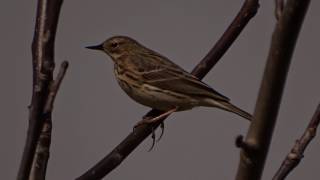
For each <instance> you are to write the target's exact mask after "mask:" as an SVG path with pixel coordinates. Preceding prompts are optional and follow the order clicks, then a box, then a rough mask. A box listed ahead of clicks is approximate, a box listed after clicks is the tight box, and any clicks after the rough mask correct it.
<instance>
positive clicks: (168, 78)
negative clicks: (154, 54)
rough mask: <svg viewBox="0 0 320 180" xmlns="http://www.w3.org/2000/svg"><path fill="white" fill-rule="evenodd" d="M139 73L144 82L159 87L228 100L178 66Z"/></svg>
mask: <svg viewBox="0 0 320 180" xmlns="http://www.w3.org/2000/svg"><path fill="white" fill-rule="evenodd" d="M141 75H142V77H143V79H144V81H145V82H146V83H148V84H150V85H152V86H155V87H158V88H160V89H164V90H169V91H174V92H179V93H184V94H189V95H195V96H202V97H203V96H204V97H211V98H214V99H217V100H222V101H229V98H227V97H226V96H224V95H222V94H220V93H218V92H217V91H215V90H214V89H212V88H211V87H210V86H208V85H207V84H205V83H203V82H202V81H200V80H199V79H198V78H196V77H195V76H193V75H191V74H190V73H188V72H186V71H184V70H183V69H182V68H180V67H174V68H173V67H164V66H162V67H158V68H155V69H153V70H149V71H145V72H143V73H142V74H141Z"/></svg>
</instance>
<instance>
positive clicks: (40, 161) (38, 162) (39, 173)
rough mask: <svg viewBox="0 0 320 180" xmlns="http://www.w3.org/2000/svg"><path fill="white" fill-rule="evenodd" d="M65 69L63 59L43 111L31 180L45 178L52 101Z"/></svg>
mask: <svg viewBox="0 0 320 180" xmlns="http://www.w3.org/2000/svg"><path fill="white" fill-rule="evenodd" d="M67 69H68V62H67V61H64V62H63V63H62V64H61V67H60V70H59V73H58V75H57V77H56V80H55V81H53V82H52V83H51V85H50V92H49V95H48V98H47V102H46V105H45V108H44V113H43V114H44V115H43V117H45V120H44V124H43V126H42V130H41V134H40V138H39V141H38V144H37V148H36V152H35V156H34V159H33V163H32V168H31V173H30V176H29V177H30V178H29V179H32V180H44V179H45V175H46V170H47V164H48V160H49V155H50V144H51V130H52V111H53V103H54V100H55V98H56V96H57V93H58V91H59V88H60V85H61V82H62V80H63V78H64V76H65V74H66V71H67Z"/></svg>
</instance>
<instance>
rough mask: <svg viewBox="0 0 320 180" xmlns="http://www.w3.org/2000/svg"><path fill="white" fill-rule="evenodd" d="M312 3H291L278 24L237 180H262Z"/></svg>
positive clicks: (304, 0) (299, 0)
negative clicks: (297, 46)
mask: <svg viewBox="0 0 320 180" xmlns="http://www.w3.org/2000/svg"><path fill="white" fill-rule="evenodd" d="M309 2H310V0H288V1H287V3H286V5H285V7H284V10H283V13H282V15H281V16H280V19H279V21H278V22H277V24H276V27H275V30H274V33H273V36H272V42H271V48H270V51H269V56H268V60H267V64H266V68H265V72H264V75H263V79H262V83H261V87H260V92H259V95H258V100H257V103H256V107H255V112H254V119H253V121H252V123H251V125H250V127H249V130H248V133H247V136H246V139H245V142H243V143H240V144H242V150H241V153H240V163H239V167H238V173H237V176H236V179H237V180H248V179H249V180H256V179H260V178H261V175H262V171H263V168H264V164H265V160H266V157H267V153H268V150H269V145H270V142H271V138H272V133H273V129H274V126H275V123H276V117H277V114H278V110H279V106H280V102H281V97H282V92H283V88H284V85H285V81H286V76H287V72H288V69H289V65H290V60H291V57H292V54H293V51H294V47H295V44H296V40H297V38H298V34H299V31H300V29H301V26H302V22H303V19H304V16H305V14H306V11H307V9H308V5H309Z"/></svg>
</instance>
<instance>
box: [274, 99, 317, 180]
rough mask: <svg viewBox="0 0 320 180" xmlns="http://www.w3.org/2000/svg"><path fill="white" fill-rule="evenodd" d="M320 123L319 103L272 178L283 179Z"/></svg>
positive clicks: (296, 161) (294, 165)
mask: <svg viewBox="0 0 320 180" xmlns="http://www.w3.org/2000/svg"><path fill="white" fill-rule="evenodd" d="M319 123H320V104H319V105H318V107H317V109H316V112H315V113H314V115H313V117H312V119H311V121H310V122H309V125H308V127H307V128H306V130H305V132H304V133H303V135H302V136H301V137H300V139H299V140H296V143H295V144H294V146H293V148H292V149H291V152H290V153H289V154H288V155H287V157H286V158H285V159H284V160H283V162H282V164H281V167H280V168H279V169H278V171H277V173H276V174H275V176H274V177H273V180H283V179H285V178H286V177H287V175H288V174H289V173H290V172H291V171H292V170H293V169H294V168H295V167H296V166H297V165H298V164H299V163H300V161H301V159H302V158H303V153H304V151H305V150H306V148H307V146H308V145H309V143H310V142H311V140H312V139H313V138H314V137H315V136H316V132H317V128H318V126H319Z"/></svg>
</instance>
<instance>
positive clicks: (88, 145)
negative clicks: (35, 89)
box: [0, 0, 320, 180]
mask: <svg viewBox="0 0 320 180" xmlns="http://www.w3.org/2000/svg"><path fill="white" fill-rule="evenodd" d="M242 2H243V1H234V0H224V1H222V0H220V1H209V0H206V1H205V0H203V1H193V2H191V1H188V2H187V1H183V0H171V1H148V0H137V1H129V0H127V1H124V0H119V1H107V0H104V1H102V0H97V1H85V0H77V1H65V2H64V4H63V7H62V11H61V15H60V22H59V26H58V31H57V39H56V54H55V55H56V58H55V59H56V66H57V67H59V64H60V63H61V61H62V60H68V61H69V62H70V68H69V70H68V72H67V75H66V78H65V80H64V81H63V84H62V87H61V89H60V91H59V94H58V97H57V99H56V103H55V108H54V113H53V132H52V133H53V136H52V144H51V154H50V161H49V165H48V172H47V179H48V180H56V179H74V178H76V177H78V176H80V175H81V174H82V173H84V172H85V171H86V170H87V169H88V168H90V167H92V166H93V165H94V164H95V163H96V162H97V161H99V160H100V159H101V158H103V157H104V156H105V155H106V154H107V153H109V152H110V151H111V150H112V149H113V148H114V147H115V146H116V145H117V144H118V143H119V142H120V141H122V140H123V138H125V137H126V136H127V134H128V133H129V132H131V131H132V127H133V125H134V124H135V123H136V122H137V121H138V120H140V119H141V117H142V116H143V115H144V114H145V113H146V112H147V111H148V110H149V108H147V107H144V106H141V105H138V104H137V103H135V102H134V101H132V100H131V99H129V97H127V95H126V94H125V93H124V92H123V91H122V90H121V89H120V87H119V86H118V84H117V82H116V81H115V78H114V75H113V64H112V61H111V60H110V59H109V58H108V57H107V56H106V55H105V54H103V53H100V52H94V51H89V50H87V49H85V48H84V47H85V46H88V45H96V44H98V43H101V42H102V41H104V40H105V39H106V38H109V37H111V36H113V35H128V36H130V37H133V38H134V39H136V40H138V41H139V42H141V43H142V44H144V45H146V46H147V47H150V48H151V49H154V50H156V51H158V52H160V53H161V54H163V55H165V56H167V57H169V58H170V59H171V60H173V61H174V62H176V63H177V64H179V65H181V66H182V67H184V68H185V69H186V70H188V71H190V70H191V69H192V68H193V67H194V66H195V65H196V64H197V63H198V62H199V60H200V59H201V58H202V57H203V56H204V55H205V54H206V53H207V52H208V50H209V49H210V48H211V47H212V45H213V44H214V43H215V42H216V41H217V39H218V38H219V37H220V36H221V34H222V33H223V32H224V30H225V29H226V27H227V26H228V25H229V23H230V22H231V20H232V19H233V17H234V16H235V14H236V13H237V12H238V10H239V9H240V7H241V5H242ZM0 4H1V6H0V8H1V11H0V14H1V15H0V19H1V22H2V26H1V33H0V36H1V43H0V46H1V50H2V51H1V53H0V56H1V61H0V63H1V64H0V67H1V71H0V72H1V76H0V77H1V82H2V86H1V87H2V88H1V89H2V93H1V95H0V96H1V101H0V105H1V113H0V114H1V125H0V141H1V143H2V146H1V148H0V160H1V163H0V167H1V179H15V177H16V173H17V169H18V166H19V162H20V159H21V154H22V150H23V147H24V144H25V142H24V141H25V135H26V129H27V118H28V110H27V106H28V104H29V103H30V99H31V87H32V86H31V84H32V78H31V77H32V71H31V47H30V45H31V41H32V37H33V30H34V29H33V28H34V24H35V13H36V1H18V0H11V1H1V3H0ZM319 7H320V2H319V1H312V3H311V4H310V8H309V11H308V13H307V16H306V19H305V22H304V26H303V28H302V31H301V33H300V37H299V40H298V43H297V46H296V51H295V53H294V56H293V60H292V63H291V68H290V71H289V74H288V79H287V83H286V88H285V91H284V95H283V101H282V104H281V109H280V113H279V116H278V118H279V120H278V122H277V125H276V128H275V132H274V135H273V141H272V144H271V148H270V153H269V156H268V160H267V163H266V166H265V172H264V175H263V179H265V180H268V179H271V177H272V176H273V175H274V173H275V171H276V170H277V169H278V167H279V166H280V164H281V161H282V160H283V158H284V157H285V155H286V154H287V153H288V152H289V150H290V148H291V147H292V145H293V143H294V141H295V139H296V138H298V137H300V136H301V134H302V133H303V131H304V129H305V127H306V125H307V122H308V121H309V120H310V118H311V116H312V114H313V113H314V111H315V108H316V106H317V104H318V103H319V100H320V98H319V95H320V94H319V92H320V85H319V77H320V71H319V66H320V62H319V44H318V42H319V40H320V39H319V35H318V32H320V26H319V15H320V14H319V13H320V12H319V11H318V9H319ZM273 12H274V5H273V1H262V2H261V7H260V9H259V12H258V14H257V15H256V16H255V17H254V19H253V20H252V21H250V23H249V25H248V26H247V27H246V28H245V30H244V31H243V32H242V34H241V35H240V37H239V38H238V39H237V40H236V42H235V43H234V44H233V45H232V47H231V48H230V49H229V51H228V52H227V53H226V55H225V56H224V57H223V59H222V60H221V61H220V62H219V63H218V64H217V65H216V66H215V68H214V69H213V70H212V71H211V72H210V73H209V74H208V75H207V76H206V77H205V79H204V82H206V83H208V84H209V85H211V86H212V87H213V88H215V89H216V90H217V91H219V92H220V93H222V94H224V95H226V96H228V97H229V98H230V99H231V101H232V102H233V103H234V104H236V105H237V106H239V107H241V108H242V109H245V110H247V111H248V112H250V113H252V112H253V110H254V105H255V101H256V98H257V93H258V90H259V86H260V80H261V78H262V74H263V69H264V65H265V61H266V57H267V54H268V50H269V45H270V39H271V33H272V31H273V29H274V24H275V18H274V15H273ZM57 69H58V68H57ZM248 125H249V124H248V122H247V121H246V120H243V119H242V118H241V117H238V116H236V115H234V114H231V113H228V112H224V111H221V110H217V109H212V108H196V109H193V110H191V111H187V112H179V113H175V114H174V115H172V116H170V118H168V119H167V121H166V130H165V135H164V137H163V138H162V140H161V141H160V142H159V143H158V144H156V146H155V148H154V150H153V151H152V152H147V150H148V149H149V147H150V145H151V138H148V139H147V140H146V141H144V142H143V143H142V144H141V145H140V146H139V147H138V148H137V149H136V150H135V151H134V152H133V153H132V154H131V155H130V156H129V157H128V158H127V159H126V160H125V161H123V163H122V164H121V165H120V166H119V167H118V168H116V169H115V170H114V171H113V172H112V173H110V174H109V176H107V177H108V178H105V179H153V180H161V179H188V180H194V179H234V177H235V174H236V171H237V167H238V162H239V149H237V148H236V147H235V146H234V139H235V137H236V136H237V135H239V134H243V135H244V134H245V133H246V132H247V128H248ZM157 133H158V134H159V131H157ZM319 139H320V138H319V137H316V139H315V140H314V141H313V142H312V144H311V145H310V146H309V148H308V149H307V151H306V153H305V158H304V159H303V161H302V162H301V164H300V165H299V166H298V167H297V168H296V170H294V172H293V173H292V174H291V175H290V177H289V178H288V179H291V180H300V179H317V177H318V178H319V177H320V174H319V172H318V169H319V168H318V166H319V163H318V162H319V161H320V157H319V151H320V145H319V142H320V140H319Z"/></svg>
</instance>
